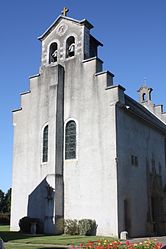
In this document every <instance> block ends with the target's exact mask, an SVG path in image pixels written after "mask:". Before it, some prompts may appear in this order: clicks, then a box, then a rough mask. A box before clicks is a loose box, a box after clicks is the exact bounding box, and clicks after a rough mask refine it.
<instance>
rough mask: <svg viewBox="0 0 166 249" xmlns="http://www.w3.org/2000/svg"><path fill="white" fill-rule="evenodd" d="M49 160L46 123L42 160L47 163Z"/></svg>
mask: <svg viewBox="0 0 166 249" xmlns="http://www.w3.org/2000/svg"><path fill="white" fill-rule="evenodd" d="M47 161H48V125H46V126H45V127H44V130H43V155H42V162H43V163H45V162H47Z"/></svg>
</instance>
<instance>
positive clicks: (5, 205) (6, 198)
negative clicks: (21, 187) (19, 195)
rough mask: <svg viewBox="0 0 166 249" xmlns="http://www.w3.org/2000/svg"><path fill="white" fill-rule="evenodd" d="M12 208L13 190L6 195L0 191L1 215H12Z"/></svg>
mask: <svg viewBox="0 0 166 249" xmlns="http://www.w3.org/2000/svg"><path fill="white" fill-rule="evenodd" d="M10 206H11V188H10V189H9V190H8V191H7V193H6V194H5V193H4V192H3V191H2V190H1V189H0V213H10Z"/></svg>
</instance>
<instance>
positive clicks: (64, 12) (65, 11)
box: [61, 7, 69, 16]
mask: <svg viewBox="0 0 166 249" xmlns="http://www.w3.org/2000/svg"><path fill="white" fill-rule="evenodd" d="M67 12H69V9H67V8H66V7H64V8H63V10H62V11H61V14H62V15H63V16H67Z"/></svg>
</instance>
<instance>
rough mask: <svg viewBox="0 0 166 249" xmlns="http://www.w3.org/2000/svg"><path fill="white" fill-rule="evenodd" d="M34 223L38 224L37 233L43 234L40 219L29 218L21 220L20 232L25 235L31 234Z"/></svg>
mask: <svg viewBox="0 0 166 249" xmlns="http://www.w3.org/2000/svg"><path fill="white" fill-rule="evenodd" d="M32 223H36V233H42V232H43V225H42V222H41V220H40V219H38V218H30V217H28V216H26V217H23V218H21V219H20V220H19V227H20V231H21V232H23V233H31V226H32Z"/></svg>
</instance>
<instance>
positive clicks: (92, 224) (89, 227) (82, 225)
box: [78, 219, 97, 235]
mask: <svg viewBox="0 0 166 249" xmlns="http://www.w3.org/2000/svg"><path fill="white" fill-rule="evenodd" d="M78 227H79V234H80V235H96V228H97V226H96V221H95V220H90V219H83V220H79V222H78Z"/></svg>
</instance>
